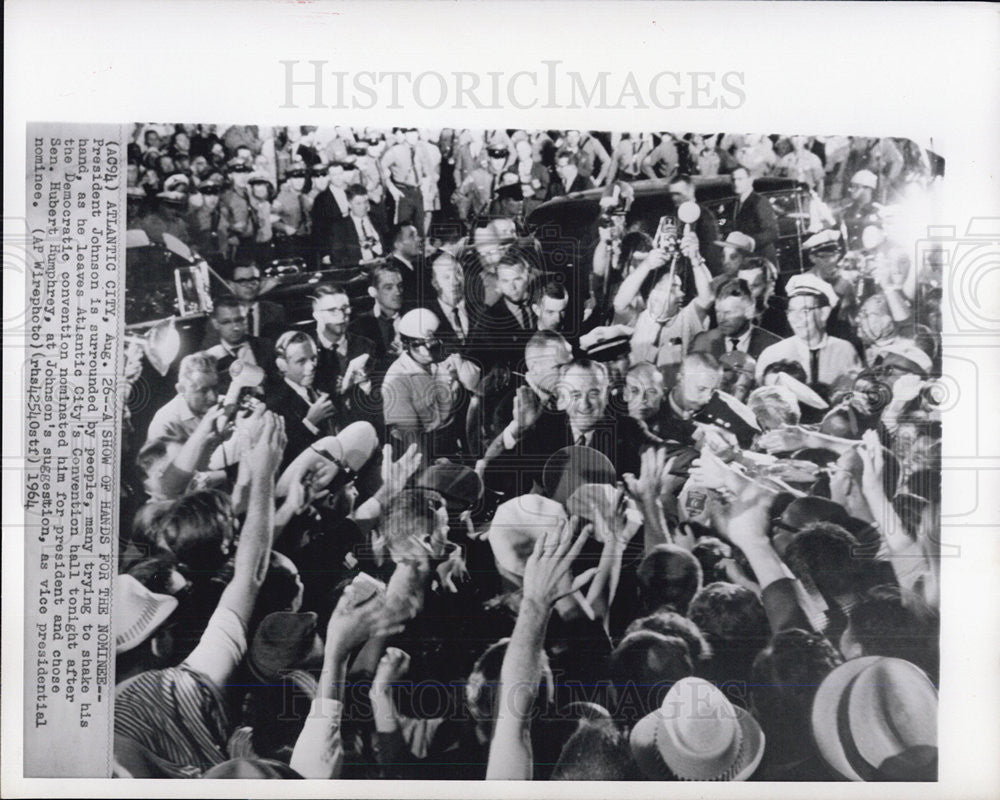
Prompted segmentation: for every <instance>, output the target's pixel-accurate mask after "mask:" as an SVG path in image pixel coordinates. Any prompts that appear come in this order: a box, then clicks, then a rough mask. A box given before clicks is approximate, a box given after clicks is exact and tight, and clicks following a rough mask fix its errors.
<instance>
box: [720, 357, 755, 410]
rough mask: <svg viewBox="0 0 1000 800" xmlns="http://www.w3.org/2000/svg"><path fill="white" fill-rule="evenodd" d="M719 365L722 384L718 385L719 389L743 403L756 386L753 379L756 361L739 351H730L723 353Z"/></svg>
mask: <svg viewBox="0 0 1000 800" xmlns="http://www.w3.org/2000/svg"><path fill="white" fill-rule="evenodd" d="M719 363H720V364H721V365H722V382H721V383H720V384H719V389H720V390H721V391H723V392H726V394H731V395H732V396H733V397H735V398H736V399H737V400H739V401H740V402H741V403H745V402H746V401H747V397H749V395H750V392H751V391H753V389H754V387H755V386H756V385H757V383H756V378H755V375H756V370H757V360H756V359H755V358H754V357H753V356H751V355H748V354H747V353H744V352H742V351H741V350H731V351H730V352H728V353H723V355H722V358H720V359H719Z"/></svg>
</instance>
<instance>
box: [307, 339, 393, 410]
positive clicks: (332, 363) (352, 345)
mask: <svg viewBox="0 0 1000 800" xmlns="http://www.w3.org/2000/svg"><path fill="white" fill-rule="evenodd" d="M346 336H347V355H346V356H342V355H340V354H339V353H338V352H336V350H328V349H327V348H325V347H323V345H322V344H319V348H318V350H319V352H318V354H317V356H318V360H317V363H316V378H315V380H314V381H313V388H314V389H316V390H317V391H320V392H327V393H328V394H329V395H330V399H331V400H333V403H334V406H335V407H336V414H335V415H334V419H333V421H334V424H335V426H336V428H337V429H338V430H339V429H340V428H343V427H344V426H345V425H349V424H350V423H352V422H357V421H359V420H365V421H368V422H371V423H372V424H373V425H375V424H376V421H377V422H381V420H382V409H381V407H378V408H375V407H373V400H372V395H367V394H365V392H364V390H363V389H362V388H361V387H360V386H354V387H353V388H352V389H350V390H349V391H347V392H345V393H344V394H339V393H338V392H337V385H338V384H339V382H340V379H341V377H343V375H344V372H345V371H346V370H347V365H348V364H350V362H351V361H353V360H354V359H355V358H357V357H358V356H360V355H364V354H367V355H368V357H369V358H368V363H367V364H366V365H365V371H366V372H370V371H371V370H372V368H373V366H374V364H373V359H374V357H375V343H374V342H372V341H371V340H370V339H365V338H363V337H361V336H357V335H355V334H353V333H350V332H348V333H347V334H346ZM376 430H378V427H377V426H376Z"/></svg>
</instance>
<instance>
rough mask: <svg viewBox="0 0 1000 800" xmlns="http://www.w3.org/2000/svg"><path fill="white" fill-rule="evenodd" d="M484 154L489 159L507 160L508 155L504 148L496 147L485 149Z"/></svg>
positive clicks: (491, 146)
mask: <svg viewBox="0 0 1000 800" xmlns="http://www.w3.org/2000/svg"><path fill="white" fill-rule="evenodd" d="M486 154H487V155H488V156H489V157H490V158H507V156H508V155H509V153H508V152H507V148H506V147H497V146H496V145H490V146H489V147H487V148H486Z"/></svg>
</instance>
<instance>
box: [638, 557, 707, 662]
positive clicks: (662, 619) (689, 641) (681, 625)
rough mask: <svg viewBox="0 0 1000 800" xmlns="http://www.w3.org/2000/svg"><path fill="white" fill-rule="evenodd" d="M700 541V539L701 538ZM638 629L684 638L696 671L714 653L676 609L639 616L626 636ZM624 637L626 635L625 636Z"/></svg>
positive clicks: (697, 631)
mask: <svg viewBox="0 0 1000 800" xmlns="http://www.w3.org/2000/svg"><path fill="white" fill-rule="evenodd" d="M699 541H700V540H699ZM636 631H653V632H654V633H661V634H663V635H664V636H677V637H678V638H680V639H683V640H684V643H685V644H686V645H687V646H688V652H689V653H690V654H691V661H692V663H693V664H694V665H695V672H697V671H698V665H699V664H700V663H701V662H702V661H704V660H706V659H707V658H709V657H710V656H711V655H712V648H711V646H710V645H709V643H708V641H707V640H706V639H705V637H704V636H703V635H702V632H701V631H700V630H699V629H698V626H697V625H695V624H694V623H693V622H692V621H691V620H689V619H688V618H687V617H685V616H684V615H683V614H678V613H677V612H676V611H671V610H669V609H664V608H661V609H660V610H659V611H654V612H653V613H652V614H648V615H646V616H645V617H638V618H637V619H634V620H632V621H631V622H630V623H629V624H628V627H627V628H626V629H625V636H628V635H629V634H630V633H635V632H636ZM623 638H624V637H623Z"/></svg>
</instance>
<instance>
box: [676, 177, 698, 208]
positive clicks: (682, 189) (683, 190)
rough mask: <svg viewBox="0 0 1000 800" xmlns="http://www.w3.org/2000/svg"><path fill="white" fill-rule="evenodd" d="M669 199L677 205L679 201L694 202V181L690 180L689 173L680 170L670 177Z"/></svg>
mask: <svg viewBox="0 0 1000 800" xmlns="http://www.w3.org/2000/svg"><path fill="white" fill-rule="evenodd" d="M670 199H671V200H672V201H673V203H674V205H675V206H678V207H680V205H681V203H691V202H694V199H695V195H694V181H692V180H691V176H690V175H687V174H685V173H683V172H681V173H678V174H677V175H675V176H674V177H673V178H671V180H670Z"/></svg>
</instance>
